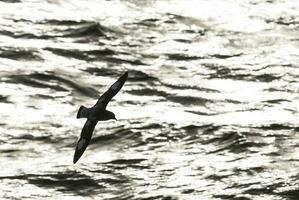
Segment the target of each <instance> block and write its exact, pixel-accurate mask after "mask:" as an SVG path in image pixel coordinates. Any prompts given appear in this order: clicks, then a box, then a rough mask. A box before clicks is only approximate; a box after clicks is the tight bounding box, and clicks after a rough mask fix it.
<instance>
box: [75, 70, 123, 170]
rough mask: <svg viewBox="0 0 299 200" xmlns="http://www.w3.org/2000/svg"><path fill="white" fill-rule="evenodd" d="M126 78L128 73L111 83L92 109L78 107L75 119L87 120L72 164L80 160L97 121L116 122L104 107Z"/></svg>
mask: <svg viewBox="0 0 299 200" xmlns="http://www.w3.org/2000/svg"><path fill="white" fill-rule="evenodd" d="M127 78H128V72H126V73H124V74H123V75H122V76H121V77H120V78H119V79H118V80H117V81H116V82H115V83H113V85H111V86H110V88H109V89H108V90H107V91H106V92H105V93H104V94H103V95H102V96H101V97H100V98H99V99H98V101H97V103H96V104H95V105H94V106H93V107H91V108H86V107H85V106H80V108H79V111H78V114H77V118H87V120H86V122H85V124H84V126H83V128H82V131H81V135H80V138H79V140H78V142H77V146H76V150H75V154H74V159H73V163H74V164H75V163H76V162H77V161H78V160H79V159H80V157H81V156H82V154H83V153H84V151H85V149H86V148H87V146H88V144H89V142H90V140H91V137H92V133H93V131H94V128H95V126H96V125H97V123H98V121H105V120H109V119H114V120H117V119H116V118H115V114H114V113H113V112H111V111H108V110H106V107H107V104H108V103H109V101H110V100H111V99H112V98H113V97H114V96H115V95H116V94H117V93H118V92H119V91H120V89H121V88H122V86H123V85H124V83H125V82H126V80H127Z"/></svg>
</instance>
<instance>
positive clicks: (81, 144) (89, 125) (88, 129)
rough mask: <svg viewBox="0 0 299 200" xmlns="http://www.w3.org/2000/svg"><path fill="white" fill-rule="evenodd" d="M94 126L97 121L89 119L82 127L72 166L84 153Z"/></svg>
mask: <svg viewBox="0 0 299 200" xmlns="http://www.w3.org/2000/svg"><path fill="white" fill-rule="evenodd" d="M96 124H97V121H94V120H89V119H88V120H87V121H86V122H85V124H84V127H83V129H82V131H81V135H80V139H79V141H78V143H77V146H76V150H75V154H74V159H73V163H74V164H75V163H76V162H77V161H78V160H79V158H80V157H81V156H82V154H83V153H84V151H85V149H86V147H87V146H88V144H89V142H90V140H91V136H92V133H93V130H94V128H95V126H96Z"/></svg>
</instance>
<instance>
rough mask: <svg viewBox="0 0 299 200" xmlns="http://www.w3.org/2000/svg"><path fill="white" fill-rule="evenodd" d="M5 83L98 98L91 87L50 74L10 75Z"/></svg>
mask: <svg viewBox="0 0 299 200" xmlns="http://www.w3.org/2000/svg"><path fill="white" fill-rule="evenodd" d="M6 82H9V83H17V84H24V85H28V86H31V87H37V88H50V89H53V90H56V91H76V92H78V93H80V94H83V95H86V96H89V97H98V93H97V90H95V89H93V88H91V87H84V86H81V85H80V84H79V83H78V82H75V81H72V80H70V79H69V78H66V77H62V76H57V75H55V74H54V73H50V72H49V73H32V74H27V75H23V74H20V75H10V76H8V80H7V81H6Z"/></svg>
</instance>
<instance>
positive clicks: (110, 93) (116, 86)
mask: <svg viewBox="0 0 299 200" xmlns="http://www.w3.org/2000/svg"><path fill="white" fill-rule="evenodd" d="M127 78H128V72H126V73H124V74H123V75H122V76H121V77H120V78H119V79H118V80H117V81H116V82H115V83H113V85H111V86H110V88H109V89H108V90H107V91H106V92H105V93H104V94H103V95H102V96H101V97H100V98H99V100H98V101H97V103H96V105H97V104H101V105H102V106H103V107H104V108H106V106H107V104H108V103H109V101H110V100H111V99H112V98H113V97H114V96H115V95H116V94H117V93H118V92H119V91H120V89H121V88H122V86H123V85H124V83H125V82H126V80H127Z"/></svg>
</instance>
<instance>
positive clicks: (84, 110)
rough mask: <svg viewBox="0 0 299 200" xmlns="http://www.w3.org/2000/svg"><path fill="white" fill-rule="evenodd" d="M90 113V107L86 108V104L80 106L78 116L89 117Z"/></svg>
mask: <svg viewBox="0 0 299 200" xmlns="http://www.w3.org/2000/svg"><path fill="white" fill-rule="evenodd" d="M88 114H89V109H88V108H86V107H85V106H80V108H79V111H78V114H77V118H88Z"/></svg>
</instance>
